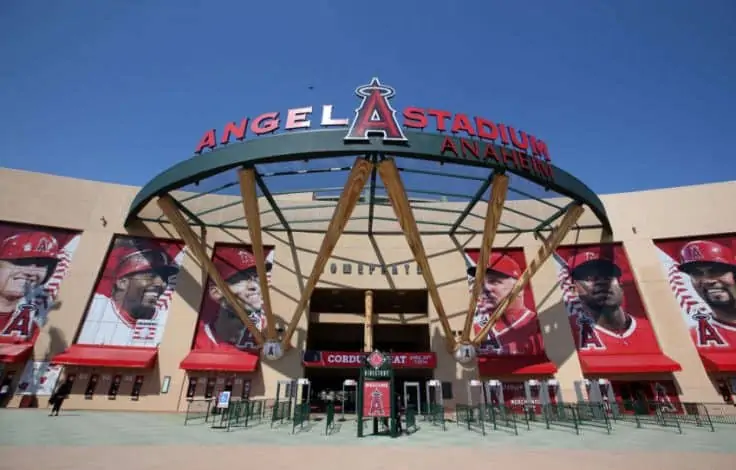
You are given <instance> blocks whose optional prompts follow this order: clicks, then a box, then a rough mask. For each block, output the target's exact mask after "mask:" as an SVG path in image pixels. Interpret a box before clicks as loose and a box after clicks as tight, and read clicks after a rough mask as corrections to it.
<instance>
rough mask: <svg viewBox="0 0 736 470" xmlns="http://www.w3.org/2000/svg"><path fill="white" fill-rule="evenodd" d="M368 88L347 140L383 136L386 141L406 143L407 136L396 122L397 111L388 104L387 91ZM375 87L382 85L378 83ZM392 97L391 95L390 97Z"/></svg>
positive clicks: (356, 111) (356, 112)
mask: <svg viewBox="0 0 736 470" xmlns="http://www.w3.org/2000/svg"><path fill="white" fill-rule="evenodd" d="M373 85H374V84H372V85H371V86H369V87H366V89H365V90H363V89H361V90H363V91H367V92H369V93H368V94H367V95H364V96H365V97H364V98H363V101H362V102H361V103H360V107H359V108H358V109H357V110H355V119H354V120H353V124H352V126H350V129H349V130H348V135H347V136H346V137H345V139H346V140H367V139H368V137H369V136H370V135H371V134H372V135H382V136H383V139H384V140H389V141H391V140H393V141H405V140H406V136H404V132H403V131H402V130H401V127H400V126H399V123H398V121H397V120H396V114H395V113H396V111H394V109H393V108H392V107H391V105H390V104H389V102H388V98H387V96H386V95H385V94H384V93H385V90H383V89H382V88H380V87H377V86H373ZM375 85H380V84H378V83H377V82H376V83H375ZM389 96H390V95H389Z"/></svg>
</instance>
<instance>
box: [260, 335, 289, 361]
mask: <svg viewBox="0 0 736 470" xmlns="http://www.w3.org/2000/svg"><path fill="white" fill-rule="evenodd" d="M262 354H263V358H264V359H266V360H269V361H276V360H278V359H281V358H282V357H284V350H283V349H282V348H281V343H279V342H278V341H273V340H269V341H266V343H265V344H264V345H263V351H262Z"/></svg>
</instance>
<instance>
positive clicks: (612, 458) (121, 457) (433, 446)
mask: <svg viewBox="0 0 736 470" xmlns="http://www.w3.org/2000/svg"><path fill="white" fill-rule="evenodd" d="M183 422H184V417H183V416H182V415H175V414H161V413H123V412H119V413H113V412H109V413H103V412H84V411H68V412H65V413H63V415H62V416H60V417H58V418H50V417H48V416H47V415H46V413H45V412H44V411H43V410H0V469H6V468H7V469H15V470H23V469H29V470H31V469H32V470H38V469H44V470H54V469H58V470H67V469H72V468H73V469H76V470H86V469H105V470H116V469H118V468H119V469H123V468H126V469H129V468H131V466H132V467H133V468H135V469H136V470H139V469H158V468H173V469H177V470H188V469H198V470H199V469H201V468H205V467H212V466H218V467H221V466H223V465H231V464H232V465H238V466H243V465H246V466H248V467H252V466H253V465H256V466H258V467H260V466H263V467H266V468H269V469H270V470H279V469H291V470H293V469H296V468H301V469H319V470H332V469H341V470H363V469H366V470H367V469H384V468H391V469H392V470H403V469H409V468H423V469H425V470H434V469H447V468H453V469H454V468H458V469H475V468H479V469H480V468H483V469H487V468H489V466H494V465H504V466H507V465H514V466H515V467H516V468H545V469H554V468H569V467H570V466H573V467H595V468H596V469H627V470H631V469H638V468H642V469H647V470H651V469H652V468H654V467H655V466H660V467H662V466H665V467H662V468H666V469H667V470H674V469H702V468H713V469H715V468H736V445H734V442H736V426H733V425H730V426H729V425H721V426H718V427H717V428H716V432H710V431H709V430H706V429H703V428H697V427H695V426H685V427H684V428H683V433H682V434H680V433H678V431H677V430H676V429H672V428H658V427H655V426H649V427H645V428H642V429H637V428H636V427H635V426H634V425H633V424H630V423H620V422H619V423H616V424H615V426H614V429H613V431H612V433H611V434H610V435H608V434H607V433H606V431H605V429H596V428H589V427H584V428H582V429H581V432H580V435H576V433H575V431H574V429H570V428H566V427H552V429H549V430H548V429H545V426H544V425H543V424H542V423H539V424H537V425H532V428H531V429H530V430H528V429H526V427H525V426H521V427H520V428H519V435H518V436H516V435H514V434H513V432H509V431H506V430H496V431H493V430H488V431H487V433H486V435H485V436H483V435H482V434H481V433H480V432H478V431H476V430H468V429H467V427H465V428H464V427H460V426H457V425H456V424H455V423H454V422H450V423H448V424H447V428H446V430H445V431H443V430H442V429H441V428H439V427H436V426H432V425H431V424H429V423H426V422H423V421H419V423H418V424H419V429H418V430H417V431H416V432H415V433H413V434H411V435H409V436H402V437H400V438H398V439H390V438H387V437H379V436H369V437H366V438H363V439H357V438H356V437H355V434H356V432H355V430H356V424H355V422H354V421H350V420H348V421H346V422H344V423H338V428H337V429H335V430H334V431H333V432H332V433H331V434H330V435H325V429H324V423H323V422H315V423H312V424H311V425H310V426H308V427H307V428H305V429H303V430H301V431H299V432H297V433H296V434H292V427H291V425H290V424H287V423H285V424H283V425H281V426H276V427H274V428H271V427H270V425H269V424H268V423H266V422H263V423H256V424H254V425H252V426H249V427H248V428H235V429H231V430H230V431H226V430H218V429H212V428H210V426H209V425H208V424H204V423H202V422H200V423H196V422H195V423H190V424H189V425H187V426H184V425H183ZM347 462H350V463H347ZM491 462H492V463H491ZM537 465H539V467H538V466H537Z"/></svg>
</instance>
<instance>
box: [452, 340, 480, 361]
mask: <svg viewBox="0 0 736 470" xmlns="http://www.w3.org/2000/svg"><path fill="white" fill-rule="evenodd" d="M475 357H476V352H475V346H473V345H472V344H467V343H464V344H460V345H458V347H457V349H456V350H455V360H456V361H457V362H459V363H460V364H469V363H471V362H473V361H474V360H475Z"/></svg>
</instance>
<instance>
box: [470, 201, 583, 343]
mask: <svg viewBox="0 0 736 470" xmlns="http://www.w3.org/2000/svg"><path fill="white" fill-rule="evenodd" d="M583 211H584V209H583V206H582V204H579V203H578V204H573V205H571V206H569V207H568V209H567V211H566V212H565V215H564V216H563V218H562V220H561V221H560V223H559V224H558V225H557V226H556V227H555V228H554V229H553V230H552V233H551V234H550V236H549V237H548V238H547V239H545V240H543V241H542V246H540V247H539V251H538V252H537V256H536V257H535V258H534V259H533V260H532V261H531V262H530V263H529V265H528V266H527V268H526V269H525V270H524V272H523V273H522V274H521V276H520V277H519V279H518V280H517V281H516V283H515V284H514V287H512V288H511V292H510V293H509V295H507V296H506V297H504V298H503V300H502V301H501V302H500V303H499V304H498V306H497V307H496V309H495V310H494V311H493V313H492V314H491V317H490V318H489V320H488V323H486V324H485V326H484V327H483V328H482V329H481V331H480V332H479V333H478V335H477V336H476V337H475V338H474V339H473V341H472V343H473V344H474V345H476V346H478V345H480V343H481V342H482V341H483V339H484V338H485V337H486V336H488V333H489V332H490V331H491V328H493V325H494V324H495V323H496V322H497V321H498V319H499V318H501V316H502V315H503V314H504V312H505V310H506V307H508V306H509V305H510V304H511V303H512V302H513V301H514V300H515V299H516V297H518V296H519V294H521V293H522V292H523V291H524V288H526V285H527V284H528V283H529V281H530V280H531V278H532V277H534V275H535V274H536V273H537V271H538V270H539V268H540V267H542V265H543V264H544V262H545V261H547V259H548V258H549V257H550V256H551V255H552V253H553V252H554V251H555V250H556V249H557V248H558V247H559V246H560V244H561V243H562V240H564V238H565V236H566V235H567V234H568V232H569V231H570V229H572V228H573V226H575V223H576V222H577V221H578V219H579V218H580V216H581V215H582V214H583Z"/></svg>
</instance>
